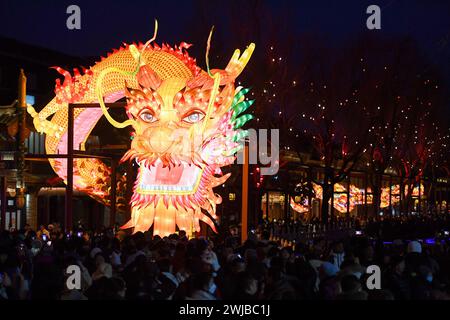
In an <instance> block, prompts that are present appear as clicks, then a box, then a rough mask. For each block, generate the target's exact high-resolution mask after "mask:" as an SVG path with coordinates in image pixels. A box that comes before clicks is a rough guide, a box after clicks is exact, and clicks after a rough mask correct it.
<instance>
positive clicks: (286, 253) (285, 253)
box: [280, 247, 292, 260]
mask: <svg viewBox="0 0 450 320" xmlns="http://www.w3.org/2000/svg"><path fill="white" fill-rule="evenodd" d="M291 254H292V249H291V248H290V247H285V248H283V249H281V253H280V256H281V259H283V260H288V259H289V258H290V257H291Z"/></svg>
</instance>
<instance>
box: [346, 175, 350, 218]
mask: <svg viewBox="0 0 450 320" xmlns="http://www.w3.org/2000/svg"><path fill="white" fill-rule="evenodd" d="M350 174H351V173H349V174H348V176H347V218H350Z"/></svg>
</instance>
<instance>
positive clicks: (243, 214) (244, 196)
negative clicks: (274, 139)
mask: <svg viewBox="0 0 450 320" xmlns="http://www.w3.org/2000/svg"><path fill="white" fill-rule="evenodd" d="M247 229H248V145H247V144H246V145H245V146H244V163H243V164H242V211H241V242H242V243H243V242H244V241H245V240H247Z"/></svg>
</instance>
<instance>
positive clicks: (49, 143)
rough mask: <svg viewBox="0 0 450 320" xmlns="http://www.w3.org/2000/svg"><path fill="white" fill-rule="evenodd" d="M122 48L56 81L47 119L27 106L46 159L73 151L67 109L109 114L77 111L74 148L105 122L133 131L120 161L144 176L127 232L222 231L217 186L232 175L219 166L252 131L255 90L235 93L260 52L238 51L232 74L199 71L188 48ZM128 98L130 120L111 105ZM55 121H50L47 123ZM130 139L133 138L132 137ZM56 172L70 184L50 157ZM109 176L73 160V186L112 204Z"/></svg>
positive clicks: (96, 165) (97, 166) (97, 164)
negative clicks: (207, 228)
mask: <svg viewBox="0 0 450 320" xmlns="http://www.w3.org/2000/svg"><path fill="white" fill-rule="evenodd" d="M156 32H157V23H156V24H155V35H154V37H153V38H152V39H151V40H149V41H148V42H147V43H145V44H133V45H124V47H122V48H120V49H119V50H115V51H114V52H113V53H111V54H110V55H108V56H107V57H106V58H102V60H101V61H99V62H97V63H96V64H95V65H94V66H93V67H91V68H90V69H89V70H86V71H84V72H83V75H81V74H80V72H79V71H78V70H76V71H74V76H73V77H72V76H70V74H69V73H68V72H66V71H64V70H62V69H59V68H58V69H57V70H58V71H59V72H60V73H62V74H63V75H64V77H65V80H64V83H63V84H60V83H59V82H57V85H56V89H55V91H56V98H55V99H53V100H52V101H51V102H50V103H49V104H48V105H47V106H46V107H45V108H44V109H43V110H42V111H41V112H40V113H39V114H38V113H36V111H35V110H34V109H33V107H32V106H28V112H29V113H30V114H31V116H32V117H33V118H34V125H35V127H36V129H37V130H38V131H40V132H45V133H46V134H47V136H46V150H47V153H50V154H55V153H66V152H67V105H68V103H74V102H76V103H95V102H99V103H100V105H101V108H86V109H81V108H79V109H75V118H74V125H75V134H74V146H75V149H77V146H81V148H83V146H84V142H85V141H86V139H87V138H88V136H89V133H90V132H91V130H92V129H93V128H94V126H95V124H96V123H97V122H98V120H99V119H100V118H101V117H102V116H103V115H104V116H105V117H106V118H107V120H108V121H109V122H110V123H111V124H112V125H113V126H115V127H117V128H124V127H127V126H130V125H131V126H132V127H133V129H134V134H133V138H132V143H131V148H130V150H128V151H127V152H126V154H125V155H124V156H123V158H122V161H127V160H130V161H136V163H137V164H138V165H139V170H138V177H137V180H136V182H135V186H134V193H133V196H132V199H131V207H132V216H131V220H130V221H129V222H127V223H126V224H125V225H124V226H123V228H133V232H134V233H135V232H138V231H146V230H148V229H149V228H150V227H151V226H152V225H153V231H154V234H158V235H161V236H166V235H169V234H171V233H174V232H175V231H176V227H177V226H178V228H179V229H181V230H185V231H187V232H188V233H191V232H193V231H200V224H199V221H203V222H205V223H206V224H208V225H209V226H210V227H211V228H212V229H213V230H214V231H215V224H214V220H215V219H216V218H217V217H216V205H217V204H220V203H221V201H222V199H221V197H220V196H219V195H217V194H215V193H214V191H213V188H214V187H216V186H218V185H221V184H223V183H224V182H225V181H226V180H227V179H228V177H229V175H230V174H226V175H223V174H222V171H221V169H220V168H221V167H223V166H226V165H229V164H231V163H233V162H234V160H235V153H236V152H237V151H239V150H240V148H241V147H242V146H241V144H240V143H239V142H240V140H241V139H242V138H244V137H245V136H246V135H247V134H248V133H247V131H245V130H240V129H239V128H240V127H242V126H243V125H244V124H245V123H246V122H247V121H249V120H250V119H251V118H252V116H251V115H249V114H243V113H244V112H245V111H246V110H247V109H248V108H249V107H250V106H251V105H252V104H253V101H249V100H246V99H245V94H247V93H248V91H249V89H243V88H242V87H237V88H236V87H235V79H236V78H237V77H238V76H239V75H240V73H241V72H242V71H243V69H244V68H245V66H246V64H247V63H248V61H249V59H250V57H251V55H252V53H253V50H254V48H255V45H254V44H253V43H252V44H250V45H249V46H248V48H247V49H246V50H245V51H244V52H243V53H242V54H241V53H240V51H239V50H236V51H235V52H234V54H233V56H232V57H231V59H230V61H229V63H228V65H227V66H226V68H225V69H223V70H219V69H211V70H210V69H209V62H208V51H209V43H210V39H211V34H210V37H209V39H208V47H207V53H206V65H207V70H206V71H204V70H202V69H200V68H199V67H198V66H197V65H196V62H195V60H194V59H193V58H191V57H190V56H189V55H188V53H187V52H186V50H187V49H188V48H189V46H190V45H188V44H186V43H184V42H182V43H181V44H180V45H179V46H174V47H171V46H168V45H166V44H163V45H162V46H158V45H157V44H152V43H151V42H152V41H153V40H154V39H155V37H156ZM123 97H126V99H127V115H128V117H129V119H128V120H126V121H125V122H122V123H119V122H117V121H116V120H114V119H113V118H112V117H111V115H110V114H109V113H108V110H107V108H106V106H105V102H114V101H117V100H119V99H121V98H123ZM51 115H53V117H52V118H51V120H50V121H49V120H47V118H49V117H50V116H51ZM124 134H125V132H124ZM50 164H51V165H52V167H53V169H54V170H55V172H56V173H57V174H58V175H59V176H60V177H61V178H62V179H64V181H66V167H67V160H65V159H58V160H56V159H50ZM110 174H111V170H110V169H109V168H108V167H107V166H106V165H105V164H104V163H103V162H101V161H100V160H99V159H82V158H79V159H76V160H74V188H76V189H78V190H81V191H84V192H86V193H88V194H89V195H91V196H92V197H94V198H96V199H97V200H99V201H103V202H105V201H104V199H105V198H106V197H107V196H108V187H109V186H108V184H109V183H110V179H109V175H110Z"/></svg>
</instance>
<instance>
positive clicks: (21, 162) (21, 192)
mask: <svg viewBox="0 0 450 320" xmlns="http://www.w3.org/2000/svg"><path fill="white" fill-rule="evenodd" d="M26 96H27V77H26V76H25V73H24V71H23V69H20V74H19V85H18V104H17V127H18V132H17V135H18V139H17V183H16V188H17V191H16V206H17V208H18V209H21V211H22V210H23V208H24V206H25V179H24V171H25V144H24V142H25V138H26V108H27V102H26ZM16 222H17V220H16ZM18 227H19V228H20V226H18Z"/></svg>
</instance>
